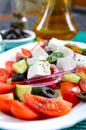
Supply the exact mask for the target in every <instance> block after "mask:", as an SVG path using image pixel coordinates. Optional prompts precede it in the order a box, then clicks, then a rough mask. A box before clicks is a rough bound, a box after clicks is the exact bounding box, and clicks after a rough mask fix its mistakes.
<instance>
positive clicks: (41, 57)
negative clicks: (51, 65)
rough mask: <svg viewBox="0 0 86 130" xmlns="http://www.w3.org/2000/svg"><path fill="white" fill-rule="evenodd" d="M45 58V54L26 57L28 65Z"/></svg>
mask: <svg viewBox="0 0 86 130" xmlns="http://www.w3.org/2000/svg"><path fill="white" fill-rule="evenodd" d="M41 60H46V57H45V56H39V57H32V58H28V59H27V63H28V65H33V64H34V63H35V62H37V61H41Z"/></svg>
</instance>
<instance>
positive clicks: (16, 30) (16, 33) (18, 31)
mask: <svg viewBox="0 0 86 130" xmlns="http://www.w3.org/2000/svg"><path fill="white" fill-rule="evenodd" d="M13 33H14V34H15V35H16V36H17V37H20V36H21V31H20V30H19V29H17V28H15V29H14V30H13Z"/></svg>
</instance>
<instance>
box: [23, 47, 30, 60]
mask: <svg viewBox="0 0 86 130" xmlns="http://www.w3.org/2000/svg"><path fill="white" fill-rule="evenodd" d="M21 51H22V54H23V55H25V56H26V57H27V58H30V57H31V56H32V53H31V51H30V50H28V49H25V48H21Z"/></svg>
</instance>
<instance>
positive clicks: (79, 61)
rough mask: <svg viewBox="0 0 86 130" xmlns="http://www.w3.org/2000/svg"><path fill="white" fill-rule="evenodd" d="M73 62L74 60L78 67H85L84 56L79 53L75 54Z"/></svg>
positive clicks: (85, 57) (85, 59)
mask: <svg viewBox="0 0 86 130" xmlns="http://www.w3.org/2000/svg"><path fill="white" fill-rule="evenodd" d="M75 62H76V65H77V66H79V67H86V56H84V55H81V54H76V55H75Z"/></svg>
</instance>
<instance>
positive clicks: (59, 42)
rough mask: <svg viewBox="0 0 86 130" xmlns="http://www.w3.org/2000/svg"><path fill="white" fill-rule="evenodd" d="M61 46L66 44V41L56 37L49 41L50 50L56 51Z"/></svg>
mask: <svg viewBox="0 0 86 130" xmlns="http://www.w3.org/2000/svg"><path fill="white" fill-rule="evenodd" d="M60 46H64V41H63V40H58V39H56V38H52V39H51V40H50V41H49V43H48V47H49V48H50V50H52V51H56V50H57V48H58V47H60Z"/></svg>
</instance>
